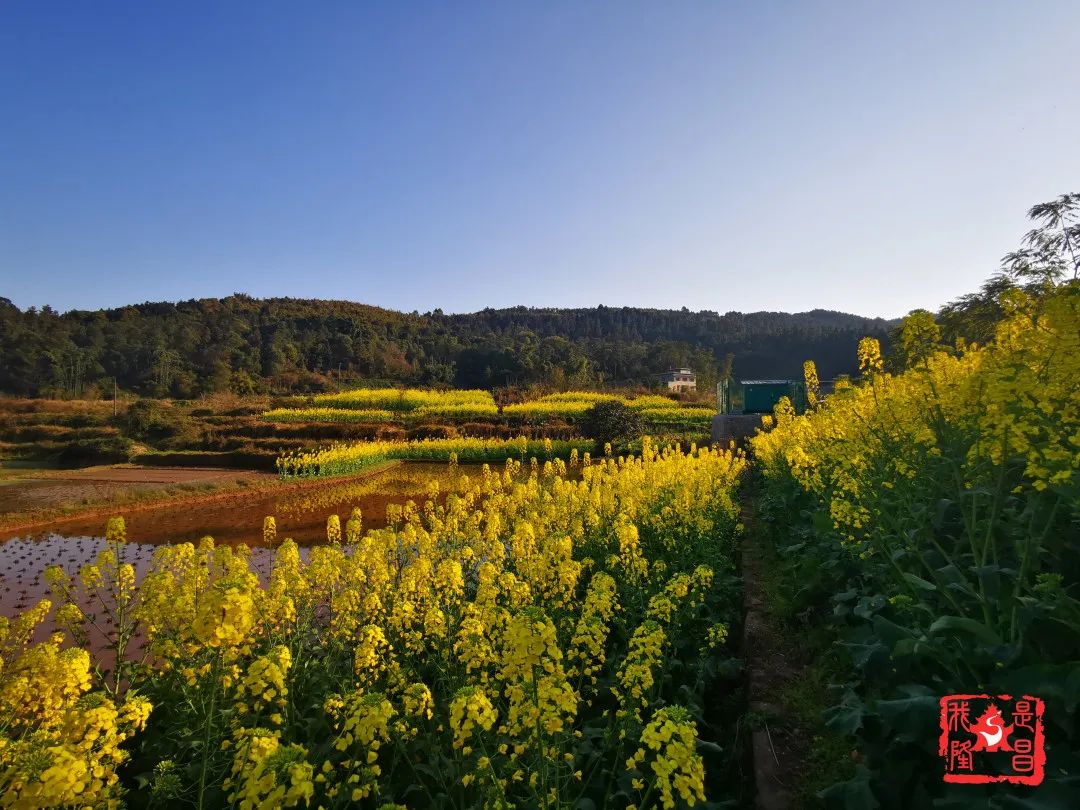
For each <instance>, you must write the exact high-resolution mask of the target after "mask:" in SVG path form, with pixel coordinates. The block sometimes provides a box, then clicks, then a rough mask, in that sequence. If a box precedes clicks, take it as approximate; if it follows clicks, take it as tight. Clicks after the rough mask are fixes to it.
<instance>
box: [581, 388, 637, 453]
mask: <svg viewBox="0 0 1080 810" xmlns="http://www.w3.org/2000/svg"><path fill="white" fill-rule="evenodd" d="M642 431H643V424H642V421H641V414H639V413H638V412H637V411H635V410H634V409H633V408H630V407H629V406H627V405H626V404H624V403H622V402H619V401H618V400H610V401H607V402H598V403H596V404H595V405H593V406H592V407H591V408H590V409H589V410H588V411H586V413H585V417H584V419H583V420H582V423H581V432H582V433H583V434H584V435H585V437H586V438H588V439H592V440H593V441H595V442H596V451H597V453H600V452H602V451H603V448H604V445H605V444H607V443H609V442H610V443H611V444H621V443H624V442H628V441H631V440H633V439H637V438H639V437H640V436H641V434H642Z"/></svg>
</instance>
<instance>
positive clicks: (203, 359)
mask: <svg viewBox="0 0 1080 810" xmlns="http://www.w3.org/2000/svg"><path fill="white" fill-rule="evenodd" d="M889 326H890V324H889V323H887V322H886V321H883V320H881V319H866V318H859V317H856V316H853V315H846V314H843V313H838V312H827V311H824V310H816V311H814V312H807V313H800V314H796V315H790V314H786V313H775V312H757V313H750V314H742V313H737V312H730V313H728V314H726V315H720V314H718V313H716V312H705V311H702V312H691V311H689V310H687V309H682V310H678V311H674V310H655V309H632V308H610V307H603V306H601V307H597V308H596V309H529V308H525V307H515V308H512V309H499V310H495V309H486V310H483V311H482V312H476V313H472V314H467V315H445V314H443V313H442V312H440V311H438V310H436V311H435V312H432V313H426V314H423V315H421V314H418V313H412V314H406V313H400V312H394V311H391V310H385V309H380V308H377V307H372V306H366V305H363V304H356V303H350V302H345V301H312V300H302V299H292V298H275V299H266V300H257V299H253V298H251V297H248V296H246V295H234V296H230V297H228V298H224V299H213V298H210V299H201V300H192V301H186V302H182V303H177V304H173V303H146V304H139V305H135V306H128V307H123V308H120V309H110V310H98V311H95V312H84V311H73V312H68V313H65V314H59V313H57V312H56V311H54V310H52V309H50V308H49V307H44V308H42V309H36V308H30V309H28V310H25V311H22V310H20V309H18V308H17V307H15V306H14V305H13V304H12V303H11V302H10V301H8V300H6V299H0V391H2V392H3V393H7V394H14V395H18V396H86V395H88V394H92V393H93V391H94V389H95V388H97V389H103V390H104V388H106V387H107V388H108V389H109V390H111V388H112V383H113V378H115V379H116V381H117V384H118V385H119V387H120V388H121V389H124V390H129V391H136V392H138V393H141V394H145V395H154V396H175V397H192V396H197V395H199V394H202V393H207V392H211V391H221V390H233V391H236V392H237V393H248V392H250V391H254V390H273V391H304V390H316V389H321V388H324V387H327V386H329V385H332V384H333V383H334V382H335V381H349V380H358V379H363V380H372V381H380V382H384V383H403V384H404V383H408V384H422V385H439V384H446V385H455V386H464V387H481V388H489V387H493V386H500V385H507V384H510V385H514V384H517V385H522V384H530V383H547V384H553V385H562V384H566V385H576V386H581V385H600V384H604V385H640V384H647V383H649V382H650V381H651V380H652V379H653V378H654V376H655V374H656V373H658V372H660V371H663V370H665V369H667V368H669V367H671V366H676V365H690V366H693V367H694V368H695V369H696V370H698V371H699V373H700V374H701V375H702V380H701V382H702V384H703V386H704V385H709V384H710V383H711V382H712V381H713V380H715V378H716V376H717V374H718V373H719V372H720V371H721V369H726V368H727V364H728V363H729V362H730V363H733V367H734V372H735V373H736V374H737V375H741V376H755V377H756V376H795V377H797V376H799V375H800V374H801V368H802V361H803V360H804V359H805V358H807V357H816V358H818V365H819V368H820V370H821V373H822V374H823V375H825V376H833V375H836V374H840V373H847V372H851V371H853V370H854V369H853V368H852V367H851V358H852V357H854V346H855V344H856V343H857V342H858V340H859V338H860V337H863V336H866V335H870V336H873V337H878V338H881V339H885V338H886V336H887V331H888V328H889Z"/></svg>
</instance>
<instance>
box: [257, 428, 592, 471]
mask: <svg viewBox="0 0 1080 810" xmlns="http://www.w3.org/2000/svg"><path fill="white" fill-rule="evenodd" d="M591 446H592V442H589V441H585V440H583V439H577V440H573V441H554V442H553V441H551V440H550V439H545V440H544V441H536V440H532V439H527V438H525V437H524V436H522V437H519V438H517V439H480V438H459V439H417V440H414V441H408V442H391V441H372V442H353V443H351V444H350V443H345V444H334V445H330V446H329V447H324V448H322V449H318V450H311V451H305V452H298V453H287V454H285V455H283V456H281V457H279V458H278V459H277V468H278V472H279V473H280V474H281V475H282V476H283V477H287V476H297V475H315V476H333V475H348V474H350V473H354V472H357V471H358V470H361V469H363V468H364V467H367V466H370V465H371V464H374V463H377V462H380V461H385V460H387V459H406V460H409V461H450V459H451V456H453V457H454V458H455V459H456V460H457V461H460V462H462V463H465V462H472V463H479V462H490V461H494V462H497V463H501V462H502V461H504V460H505V459H508V458H515V457H516V458H521V459H523V458H525V457H526V456H533V457H536V456H541V457H542V456H545V455H546V456H549V457H550V456H552V455H556V456H560V457H569V455H570V452H571V450H574V449H576V450H579V451H584V450H586V449H587V448H589V447H591Z"/></svg>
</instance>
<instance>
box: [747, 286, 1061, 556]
mask: <svg viewBox="0 0 1080 810" xmlns="http://www.w3.org/2000/svg"><path fill="white" fill-rule="evenodd" d="M1012 307H1013V310H1014V313H1015V314H1014V315H1013V316H1012V317H1010V318H1008V319H1006V320H1005V321H1003V322H1002V323H1001V324H1000V325H999V326H998V329H997V335H996V338H995V340H994V341H993V342H992V343H991V344H989V345H988V346H986V347H978V346H967V347H964V348H962V349H961V350H959V351H956V352H952V351H944V350H941V351H938V352H936V353H934V354H931V355H930V356H929V357H927V358H926V359H925V360H924V361H923V363H922V364H921V365H919V366H917V367H915V368H912V369H911V370H909V371H907V372H905V373H903V374H900V375H897V376H893V375H889V374H885V373H882V372H881V367H882V366H881V354H880V348H879V347H878V346H877V343H876V341H873V340H872V339H869V338H868V339H865V340H863V341H861V342H860V344H859V363H860V366H861V367H862V368H863V369H864V370H865V371H867V372H869V377H868V378H867V379H866V380H865V381H864V382H863V384H861V385H858V386H854V387H849V388H846V389H844V390H841V391H838V392H837V393H834V395H833V396H831V397H829V398H828V399H827V400H826V401H824V402H823V403H822V405H821V407H820V408H819V409H818V410H816V411H813V412H811V413H807V414H805V415H803V416H798V417H796V416H795V415H794V413H793V412H791V411H790V409H787V408H784V407H781V406H778V408H777V412H776V414H775V417H774V420H775V428H774V429H773V430H771V431H767V432H763V433H760V434H759V435H758V436H757V437H756V438H755V439H754V440H753V446H754V451H755V453H756V454H757V456H758V457H759V458H760V459H761V461H762V465H763V468H764V470H765V472H766V475H769V476H773V477H776V476H780V475H791V476H793V477H794V478H795V480H796V481H797V482H798V483H799V484H800V485H801V486H802V487H803V488H805V489H806V490H807V491H810V492H812V493H814V494H816V495H818V496H819V497H821V498H822V499H823V500H824V501H825V502H826V504H827V507H828V510H829V513H830V516H831V517H832V519H833V523H834V526H835V528H836V529H838V530H839V531H840V532H841V533H843V534H844V535H845V536H847V537H848V538H849V539H852V540H854V539H857V538H863V537H866V536H867V535H868V532H870V531H871V529H872V527H874V526H879V525H882V515H881V513H880V509H881V506H880V505H879V497H880V495H881V493H882V490H894V489H895V488H896V487H898V486H900V485H901V484H902V483H903V482H905V481H912V480H914V479H915V478H916V477H917V476H919V475H920V474H923V475H925V472H924V471H925V470H926V468H927V460H928V459H934V458H940V457H942V453H943V450H944V449H946V443H950V444H957V443H960V444H959V445H957V446H958V447H959V449H958V450H957V452H960V453H961V457H960V458H959V463H960V465H961V466H960V468H959V469H958V470H957V475H959V476H960V479H961V481H962V482H963V484H964V486H965V487H967V488H968V489H970V488H972V487H976V486H984V485H991V486H992V485H993V483H992V478H993V477H994V476H995V475H996V470H997V469H998V468H1000V467H1001V465H1003V464H1006V463H1009V462H1010V461H1014V460H1015V461H1018V462H1019V463H1021V465H1022V467H1023V482H1022V483H1021V484H1019V486H1020V488H1021V489H1022V488H1032V489H1035V490H1038V491H1041V490H1046V489H1047V488H1051V487H1058V488H1061V487H1065V486H1068V485H1070V484H1071V482H1074V481H1075V480H1076V479H1077V471H1078V469H1080V439H1078V438H1077V437H1078V436H1080V289H1078V288H1077V287H1076V285H1072V286H1067V287H1065V288H1064V289H1062V290H1061V291H1059V292H1058V293H1057V294H1055V295H1052V296H1050V297H1048V298H1047V299H1046V300H1044V301H1042V302H1041V303H1036V302H1034V301H1031V300H1028V299H1025V298H1023V296H1022V294H1014V297H1013V301H1012Z"/></svg>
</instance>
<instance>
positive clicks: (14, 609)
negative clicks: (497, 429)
mask: <svg viewBox="0 0 1080 810" xmlns="http://www.w3.org/2000/svg"><path fill="white" fill-rule="evenodd" d="M481 469H482V468H481V466H480V465H465V464H462V465H459V466H456V467H451V466H449V465H446V464H401V465H398V466H395V467H392V468H390V469H388V470H385V471H383V472H381V473H377V474H375V475H371V476H368V477H365V478H361V479H354V480H351V481H342V482H337V483H334V482H331V481H327V482H325V483H322V484H320V485H319V486H314V487H306V488H286V489H281V490H277V491H273V492H262V493H252V494H250V495H242V496H239V497H237V498H235V499H234V498H230V499H228V500H224V501H216V502H211V503H205V504H188V505H186V506H185V505H179V506H167V507H161V508H155V509H144V510H136V511H131V512H128V513H125V511H124V510H123V509H122V508H118V510H117V514H120V515H123V517H124V520H125V522H126V524H127V538H128V545H127V548H126V549H125V552H126V553H125V556H126V558H127V560H126V561H127V562H129V563H131V564H132V565H134V567H135V575H136V579H138V580H141V578H142V576H143V575H144V574H145V573H146V571H147V569H148V567H149V565H150V561H151V558H152V556H153V552H154V547H155V546H158V545H161V544H164V543H184V542H195V543H197V542H198V541H199V539H200V538H202V537H205V536H207V535H210V536H211V537H213V538H214V541H215V543H217V544H219V545H222V544H228V545H240V544H245V545H247V546H249V547H251V562H252V567H253V568H254V569H255V570H257V571H260V570H269V563H270V549H268V548H266V547H265V546H264V544H263V539H262V523H263V518H264V517H266V516H267V515H273V516H274V518H275V520H276V522H277V528H278V538H279V540H281V539H285V538H289V537H291V538H292V539H294V540H295V541H296V542H297V543H298V544H300V545H301V546H308V545H312V544H314V543H323V542H326V520H327V518H328V517H329V516H330V515H338V516H340V517H341V522H342V524H344V523H345V520H346V519H347V518H348V516H349V514H350V513H351V512H352V510H353V508H354V507H359V508H360V510H361V512H362V514H363V525H364V529H365V530H366V529H377V528H381V527H383V526H385V525H386V510H387V507H388V506H390V505H395V504H396V505H401V504H404V503H405V502H406V501H410V500H411V501H415V502H416V503H423V502H424V501H425V500H427V499H429V498H431V497H432V494H434V493H436V492H437V493H439V494H440V495H445V493H446V492H448V491H450V490H453V489H455V488H456V487H457V484H458V482H459V481H460V479H461V477H462V476H463V475H468V476H470V477H474V476H479V475H480V471H481ZM436 487H437V488H436ZM104 534H105V520H104V519H103V518H94V519H92V520H85V519H84V520H78V519H76V520H68V521H58V522H57V523H55V524H53V525H51V526H49V527H48V528H47V529H45V530H39V531H34V532H21V533H18V532H17V533H15V535H14V536H12V537H9V538H8V539H6V540H5V541H3V542H2V543H0V615H3V616H14V615H15V614H16V613H18V612H19V611H21V610H24V609H25V608H27V607H30V606H31V605H33V604H35V603H36V602H37V601H38V600H39V599H41V598H42V597H45V596H47V595H48V593H47V591H48V587H47V585H46V583H45V576H44V572H45V569H46V568H47V567H48V566H50V565H59V566H61V567H62V568H63V569H64V570H65V571H66V572H67V573H68V574H75V573H77V572H78V570H79V568H80V567H81V566H83V565H85V564H86V563H88V562H91V561H93V560H94V558H96V557H97V555H98V553H99V552H100V551H101V550H102V549H103V548H104V547H105V537H104Z"/></svg>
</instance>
